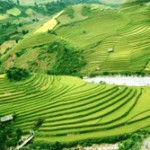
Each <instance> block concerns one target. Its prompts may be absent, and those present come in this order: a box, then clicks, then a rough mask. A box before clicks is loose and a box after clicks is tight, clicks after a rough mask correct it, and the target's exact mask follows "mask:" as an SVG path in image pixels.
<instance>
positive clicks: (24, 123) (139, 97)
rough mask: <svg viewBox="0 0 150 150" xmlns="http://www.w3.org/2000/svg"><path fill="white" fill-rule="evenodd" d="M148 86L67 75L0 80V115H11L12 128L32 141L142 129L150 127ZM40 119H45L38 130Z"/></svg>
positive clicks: (81, 138) (84, 137) (91, 136)
mask: <svg viewBox="0 0 150 150" xmlns="http://www.w3.org/2000/svg"><path fill="white" fill-rule="evenodd" d="M149 90H150V88H149V87H142V88H141V87H125V86H109V85H104V84H90V83H86V82H84V81H83V80H81V79H79V78H75V77H70V76H47V75H43V74H33V75H32V76H31V77H30V78H29V79H27V80H25V81H20V82H10V81H8V79H7V78H6V77H5V75H1V76H0V105H1V114H0V117H2V116H5V115H9V114H15V116H16V117H15V118H16V119H15V121H14V123H15V127H17V128H20V129H22V131H23V132H24V133H25V134H29V131H30V130H36V132H35V139H34V141H43V142H50V143H51V142H56V141H60V142H66V143H68V142H72V141H78V140H86V139H95V138H104V137H110V136H118V135H123V134H125V133H130V132H134V131H137V130H142V129H144V128H146V127H148V126H149V125H150V119H149V117H150V116H149V112H150V105H149V104H150V102H149V99H148V97H149V96H150V92H149ZM39 119H42V120H44V122H43V123H42V125H41V126H36V124H37V121H38V120H39Z"/></svg>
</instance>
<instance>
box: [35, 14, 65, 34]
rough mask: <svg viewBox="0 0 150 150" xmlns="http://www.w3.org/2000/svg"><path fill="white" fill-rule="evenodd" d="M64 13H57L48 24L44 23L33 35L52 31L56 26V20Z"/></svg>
mask: <svg viewBox="0 0 150 150" xmlns="http://www.w3.org/2000/svg"><path fill="white" fill-rule="evenodd" d="M63 12H64V11H61V12H59V13H58V14H56V15H54V16H53V17H52V18H51V19H50V20H49V21H48V22H46V23H45V24H44V25H43V26H42V27H41V28H39V29H38V30H37V31H35V33H41V32H47V30H52V29H54V27H55V26H56V25H57V24H58V22H57V20H56V19H57V18H58V17H59V16H60V15H61V14H62V13H63Z"/></svg>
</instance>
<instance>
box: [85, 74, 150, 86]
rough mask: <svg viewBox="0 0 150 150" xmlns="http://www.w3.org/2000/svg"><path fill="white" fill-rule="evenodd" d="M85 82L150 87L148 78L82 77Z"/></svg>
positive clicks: (149, 78)
mask: <svg viewBox="0 0 150 150" xmlns="http://www.w3.org/2000/svg"><path fill="white" fill-rule="evenodd" d="M84 80H85V81H87V82H93V83H100V82H105V83H107V84H116V85H127V86H150V77H137V76H112V77H109V76H105V77H102V76H100V77H94V78H87V77H84Z"/></svg>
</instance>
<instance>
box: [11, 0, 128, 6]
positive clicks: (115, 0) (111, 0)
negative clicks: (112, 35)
mask: <svg viewBox="0 0 150 150" xmlns="http://www.w3.org/2000/svg"><path fill="white" fill-rule="evenodd" d="M13 1H17V0H13ZM19 1H20V4H22V5H33V4H35V3H37V4H38V3H46V2H52V1H57V0H19ZM74 1H76V0H74ZM81 1H82V0H81ZM87 1H88V0H87ZM91 1H92V0H91ZM95 1H97V2H102V3H105V4H121V3H123V2H125V1H126V0H93V2H95Z"/></svg>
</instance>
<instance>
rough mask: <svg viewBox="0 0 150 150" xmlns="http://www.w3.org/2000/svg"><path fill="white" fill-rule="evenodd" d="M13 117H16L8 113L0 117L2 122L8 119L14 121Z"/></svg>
mask: <svg viewBox="0 0 150 150" xmlns="http://www.w3.org/2000/svg"><path fill="white" fill-rule="evenodd" d="M13 119H14V117H13V115H8V116H4V117H2V118H0V122H8V121H12V120H13Z"/></svg>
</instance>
